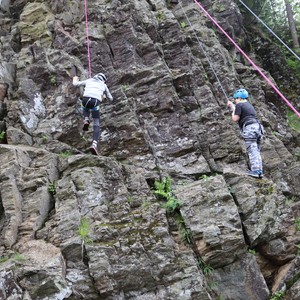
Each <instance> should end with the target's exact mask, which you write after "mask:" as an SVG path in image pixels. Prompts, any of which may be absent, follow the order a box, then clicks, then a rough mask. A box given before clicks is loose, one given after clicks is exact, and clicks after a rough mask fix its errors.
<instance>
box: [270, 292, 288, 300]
mask: <svg viewBox="0 0 300 300" xmlns="http://www.w3.org/2000/svg"><path fill="white" fill-rule="evenodd" d="M284 295H285V291H284V290H283V291H278V292H275V293H274V294H273V295H272V297H271V299H270V300H283V298H284Z"/></svg>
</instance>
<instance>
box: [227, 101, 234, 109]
mask: <svg viewBox="0 0 300 300" xmlns="http://www.w3.org/2000/svg"><path fill="white" fill-rule="evenodd" d="M232 105H233V102H231V101H229V100H228V101H227V106H228V107H230V108H231V106H232Z"/></svg>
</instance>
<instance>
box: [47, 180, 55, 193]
mask: <svg viewBox="0 0 300 300" xmlns="http://www.w3.org/2000/svg"><path fill="white" fill-rule="evenodd" d="M48 191H49V193H50V194H52V195H55V194H56V186H55V181H51V182H50V183H49V186H48Z"/></svg>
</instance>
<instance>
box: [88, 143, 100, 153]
mask: <svg viewBox="0 0 300 300" xmlns="http://www.w3.org/2000/svg"><path fill="white" fill-rule="evenodd" d="M90 151H91V153H92V154H94V155H98V149H97V142H96V141H93V144H92V146H91V147H90Z"/></svg>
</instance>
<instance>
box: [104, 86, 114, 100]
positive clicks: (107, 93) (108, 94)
mask: <svg viewBox="0 0 300 300" xmlns="http://www.w3.org/2000/svg"><path fill="white" fill-rule="evenodd" d="M104 93H105V96H106V97H107V98H108V99H109V100H110V101H113V100H114V98H113V96H112V95H111V93H110V91H109V89H108V87H107V86H105V91H104Z"/></svg>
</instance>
